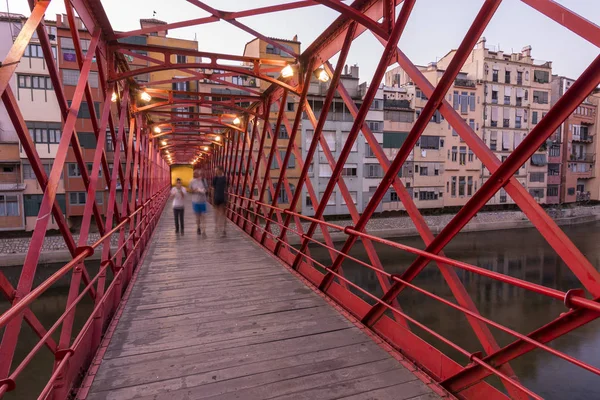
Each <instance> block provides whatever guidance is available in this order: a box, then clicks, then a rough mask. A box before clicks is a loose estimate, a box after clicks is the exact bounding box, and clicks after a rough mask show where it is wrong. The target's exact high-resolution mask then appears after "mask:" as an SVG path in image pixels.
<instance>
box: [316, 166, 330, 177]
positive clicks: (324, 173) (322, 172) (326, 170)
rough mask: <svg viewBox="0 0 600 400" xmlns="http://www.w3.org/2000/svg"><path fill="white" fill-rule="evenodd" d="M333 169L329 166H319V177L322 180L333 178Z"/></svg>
mask: <svg viewBox="0 0 600 400" xmlns="http://www.w3.org/2000/svg"><path fill="white" fill-rule="evenodd" d="M331 173H332V171H331V167H330V166H329V164H319V177H320V178H331Z"/></svg>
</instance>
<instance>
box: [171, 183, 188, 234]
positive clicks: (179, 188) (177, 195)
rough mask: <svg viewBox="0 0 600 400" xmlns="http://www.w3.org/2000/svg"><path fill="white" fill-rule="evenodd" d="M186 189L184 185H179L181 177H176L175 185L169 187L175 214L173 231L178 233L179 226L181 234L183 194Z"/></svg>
mask: <svg viewBox="0 0 600 400" xmlns="http://www.w3.org/2000/svg"><path fill="white" fill-rule="evenodd" d="M186 194H187V191H186V190H185V187H183V185H181V178H177V181H176V183H175V186H174V187H173V188H172V189H171V196H173V215H174V216H175V233H179V228H180V227H181V234H182V235H183V211H184V210H185V202H184V200H185V196H186Z"/></svg>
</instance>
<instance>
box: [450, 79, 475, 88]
mask: <svg viewBox="0 0 600 400" xmlns="http://www.w3.org/2000/svg"><path fill="white" fill-rule="evenodd" d="M476 85H477V84H476V82H475V81H474V80H471V79H461V78H456V79H455V80H454V86H460V87H466V88H475V86H476Z"/></svg>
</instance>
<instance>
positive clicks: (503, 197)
mask: <svg viewBox="0 0 600 400" xmlns="http://www.w3.org/2000/svg"><path fill="white" fill-rule="evenodd" d="M506 200H507V198H506V190H504V188H500V203H506Z"/></svg>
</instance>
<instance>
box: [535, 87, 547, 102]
mask: <svg viewBox="0 0 600 400" xmlns="http://www.w3.org/2000/svg"><path fill="white" fill-rule="evenodd" d="M533 102H534V103H537V104H548V92H542V91H540V90H534V91H533Z"/></svg>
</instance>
